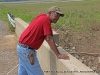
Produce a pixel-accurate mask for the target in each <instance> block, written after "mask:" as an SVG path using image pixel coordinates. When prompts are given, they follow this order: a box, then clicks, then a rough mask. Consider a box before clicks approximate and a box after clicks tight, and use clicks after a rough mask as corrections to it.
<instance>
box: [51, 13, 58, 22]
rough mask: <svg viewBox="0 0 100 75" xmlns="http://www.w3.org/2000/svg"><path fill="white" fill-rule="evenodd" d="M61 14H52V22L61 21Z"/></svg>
mask: <svg viewBox="0 0 100 75" xmlns="http://www.w3.org/2000/svg"><path fill="white" fill-rule="evenodd" d="M59 17H60V14H58V13H56V12H51V17H50V19H51V22H52V23H56V22H57V21H58V20H59Z"/></svg>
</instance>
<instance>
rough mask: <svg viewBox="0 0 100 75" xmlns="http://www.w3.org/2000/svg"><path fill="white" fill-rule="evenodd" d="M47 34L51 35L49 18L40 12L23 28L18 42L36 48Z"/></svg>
mask: <svg viewBox="0 0 100 75" xmlns="http://www.w3.org/2000/svg"><path fill="white" fill-rule="evenodd" d="M48 34H51V35H53V33H52V28H51V22H50V19H49V17H47V15H46V14H40V15H38V16H37V17H36V18H35V19H34V20H33V21H32V22H31V23H30V24H29V26H28V27H27V28H26V29H25V30H24V32H23V33H22V34H21V36H20V38H19V42H20V43H21V44H24V45H28V46H30V47H32V48H34V49H36V50H37V49H39V47H40V46H41V44H42V43H43V41H44V39H45V36H46V35H48Z"/></svg>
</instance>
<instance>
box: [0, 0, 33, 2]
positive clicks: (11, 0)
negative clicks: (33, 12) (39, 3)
mask: <svg viewBox="0 0 100 75" xmlns="http://www.w3.org/2000/svg"><path fill="white" fill-rule="evenodd" d="M14 1H32V0H0V2H14Z"/></svg>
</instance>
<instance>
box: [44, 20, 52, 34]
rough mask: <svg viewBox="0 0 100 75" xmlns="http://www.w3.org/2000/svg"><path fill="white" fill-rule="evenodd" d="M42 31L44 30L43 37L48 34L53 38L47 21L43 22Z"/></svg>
mask: <svg viewBox="0 0 100 75" xmlns="http://www.w3.org/2000/svg"><path fill="white" fill-rule="evenodd" d="M43 30H44V36H45V35H49V34H51V35H52V36H53V33H52V28H51V23H50V20H49V19H46V20H45V22H44V24H43Z"/></svg>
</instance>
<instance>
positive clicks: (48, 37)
mask: <svg viewBox="0 0 100 75" xmlns="http://www.w3.org/2000/svg"><path fill="white" fill-rule="evenodd" d="M45 39H46V41H47V43H48V44H49V46H50V47H51V49H52V50H53V51H54V53H55V54H56V56H57V57H58V58H59V59H66V60H67V59H69V56H67V55H66V54H60V53H59V51H58V49H57V46H56V45H55V42H54V39H53V36H52V35H46V38H45Z"/></svg>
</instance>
